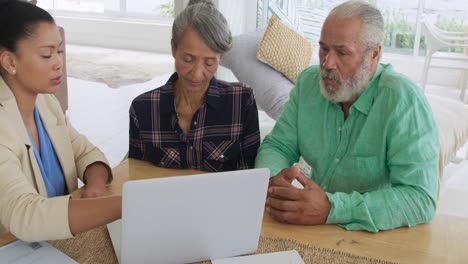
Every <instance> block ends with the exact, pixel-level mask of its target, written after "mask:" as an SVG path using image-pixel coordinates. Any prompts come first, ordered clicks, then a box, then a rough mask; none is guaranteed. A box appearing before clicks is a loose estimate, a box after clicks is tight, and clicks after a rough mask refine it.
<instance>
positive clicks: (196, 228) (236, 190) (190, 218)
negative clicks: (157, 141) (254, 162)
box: [108, 169, 270, 264]
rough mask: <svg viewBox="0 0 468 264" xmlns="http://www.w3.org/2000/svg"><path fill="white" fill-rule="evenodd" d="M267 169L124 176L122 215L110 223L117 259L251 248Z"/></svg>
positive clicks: (211, 254) (205, 256) (218, 254)
mask: <svg viewBox="0 0 468 264" xmlns="http://www.w3.org/2000/svg"><path fill="white" fill-rule="evenodd" d="M269 175H270V173H269V170H268V169H250V170H239V171H229V172H219V173H209V174H200V175H191V176H178V177H169V178H158V179H149V180H137V181H129V182H126V183H125V184H124V187H123V194H122V196H123V197H122V198H123V202H122V203H123V204H122V220H121V221H117V222H114V223H112V224H109V225H108V229H109V233H110V236H111V239H112V243H113V245H114V249H115V252H116V254H117V256H118V259H119V262H120V263H121V264H127V263H191V262H197V261H205V260H214V259H219V258H227V257H233V256H239V255H244V254H249V253H254V252H255V251H256V250H257V246H258V241H259V237H260V230H261V226H262V220H263V211H264V207H265V199H266V193H267V188H268V181H269ZM119 247H120V249H119ZM119 252H120V254H119Z"/></svg>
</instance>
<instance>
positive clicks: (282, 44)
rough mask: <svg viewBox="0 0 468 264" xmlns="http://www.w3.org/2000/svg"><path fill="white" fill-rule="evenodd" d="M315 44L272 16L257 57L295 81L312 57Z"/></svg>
mask: <svg viewBox="0 0 468 264" xmlns="http://www.w3.org/2000/svg"><path fill="white" fill-rule="evenodd" d="M312 50H313V45H312V44H311V43H310V42H309V41H308V40H306V39H305V38H304V37H302V36H301V35H300V34H299V33H297V32H296V31H294V30H292V29H290V28H289V27H288V26H286V25H285V24H283V22H281V20H280V19H279V18H277V17H276V16H272V17H271V19H270V22H269V23H268V27H267V29H266V31H265V34H264V35H263V39H262V42H261V43H260V47H259V48H258V52H257V58H258V59H259V60H261V61H263V62H264V63H266V64H268V65H270V66H271V67H273V68H274V69H276V70H277V71H279V72H281V73H282V74H284V76H286V77H287V78H288V79H289V80H291V81H292V82H293V83H296V78H297V76H298V75H299V73H301V72H302V70H304V69H305V68H306V67H307V66H309V65H310V61H311V59H312Z"/></svg>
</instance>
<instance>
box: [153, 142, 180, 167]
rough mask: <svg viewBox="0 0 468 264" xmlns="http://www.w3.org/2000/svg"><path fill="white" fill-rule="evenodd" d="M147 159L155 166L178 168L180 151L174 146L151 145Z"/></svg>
mask: <svg viewBox="0 0 468 264" xmlns="http://www.w3.org/2000/svg"><path fill="white" fill-rule="evenodd" d="M147 159H148V160H149V161H151V163H153V164H154V165H156V166H159V167H166V168H180V166H181V160H180V152H179V149H178V148H175V147H157V146H152V147H151V151H150V152H149V153H148V154H147Z"/></svg>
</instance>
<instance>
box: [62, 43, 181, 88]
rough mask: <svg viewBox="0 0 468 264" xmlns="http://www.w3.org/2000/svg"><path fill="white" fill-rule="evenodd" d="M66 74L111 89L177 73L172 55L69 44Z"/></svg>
mask: <svg viewBox="0 0 468 264" xmlns="http://www.w3.org/2000/svg"><path fill="white" fill-rule="evenodd" d="M66 58H67V75H68V76H69V77H73V78H77V79H81V80H88V81H95V82H100V83H104V84H106V85H107V86H109V87H111V88H119V87H122V86H126V85H130V84H135V83H143V82H147V81H149V80H152V79H153V78H155V77H157V76H159V75H163V74H166V73H170V72H173V71H174V59H173V58H172V56H171V55H170V54H158V53H151V52H139V51H130V50H118V49H107V48H99V47H86V46H77V45H67V54H66Z"/></svg>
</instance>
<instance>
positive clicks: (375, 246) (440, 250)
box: [0, 159, 468, 263]
mask: <svg viewBox="0 0 468 264" xmlns="http://www.w3.org/2000/svg"><path fill="white" fill-rule="evenodd" d="M113 173H114V181H113V183H112V184H111V185H110V186H109V194H120V193H121V191H122V184H123V183H124V182H125V181H128V180H138V179H149V178H159V177H168V176H176V175H193V174H199V173H201V172H200V171H196V170H177V169H164V168H158V167H155V166H153V165H151V164H150V163H147V162H143V161H137V160H132V159H129V160H126V161H123V162H122V163H121V164H120V165H118V166H117V167H116V168H114V170H113ZM78 194H79V190H78V191H77V192H75V193H74V196H75V195H78ZM262 235H263V236H268V237H280V238H288V239H293V240H297V241H298V242H300V243H306V244H310V245H313V246H316V247H321V248H330V249H335V250H339V251H343V252H348V253H351V254H354V255H358V256H366V257H371V258H378V259H383V260H388V261H395V262H402V263H468V245H467V243H466V240H468V219H467V218H462V217H456V216H448V215H436V217H435V218H434V220H433V221H432V222H431V223H429V224H423V225H418V226H416V227H412V228H406V227H403V228H398V229H395V230H392V231H383V232H379V233H369V232H363V231H346V230H344V229H342V228H340V227H338V226H335V225H321V226H298V225H287V224H281V223H278V222H276V221H274V220H273V219H271V218H270V217H269V216H268V215H265V216H264V220H263V227H262ZM11 239H12V237H3V238H0V245H1V244H2V243H5V242H8V241H11Z"/></svg>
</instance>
